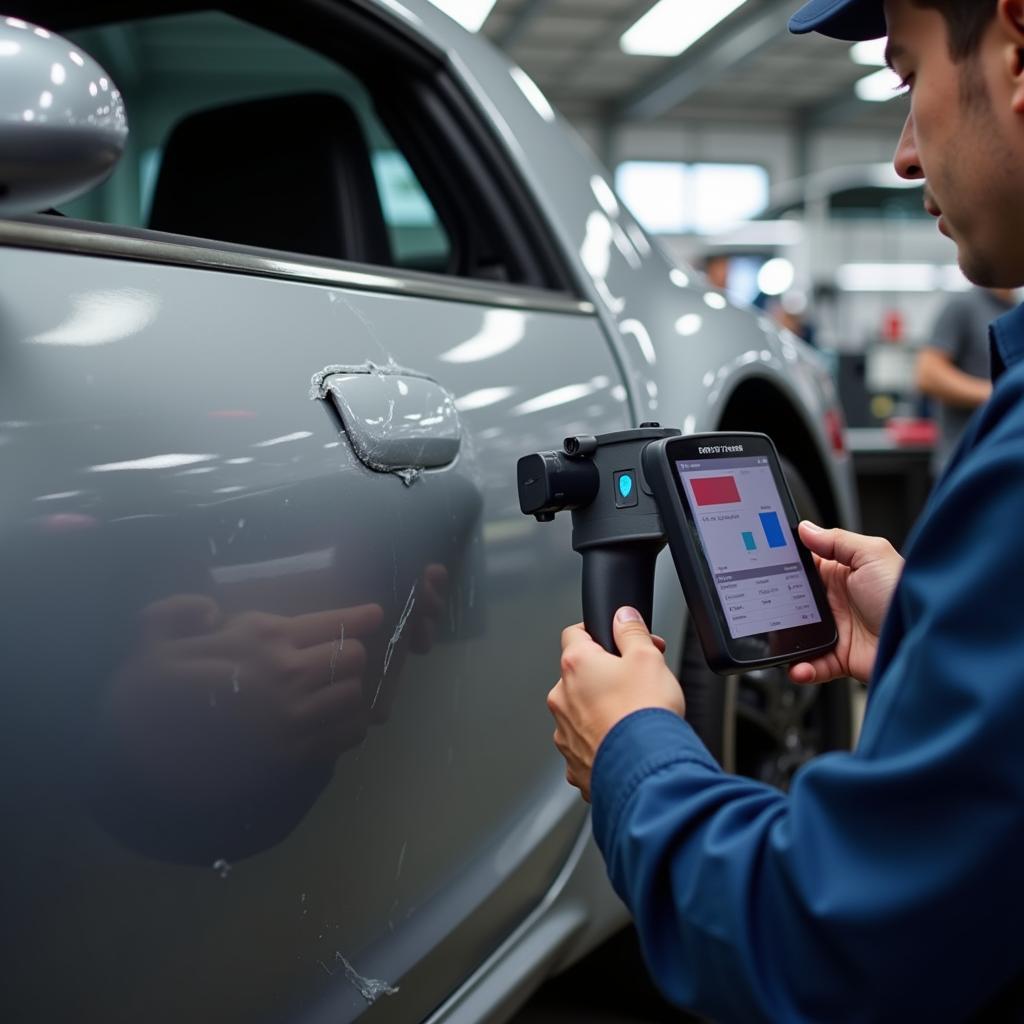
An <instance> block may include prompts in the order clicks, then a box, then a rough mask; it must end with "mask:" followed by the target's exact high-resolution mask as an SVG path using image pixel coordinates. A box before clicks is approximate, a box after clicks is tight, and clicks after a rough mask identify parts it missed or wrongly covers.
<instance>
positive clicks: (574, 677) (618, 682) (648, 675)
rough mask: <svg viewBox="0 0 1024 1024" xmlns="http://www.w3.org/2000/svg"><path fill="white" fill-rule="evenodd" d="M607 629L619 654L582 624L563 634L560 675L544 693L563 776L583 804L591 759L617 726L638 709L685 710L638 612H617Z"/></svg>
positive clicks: (657, 641)
mask: <svg viewBox="0 0 1024 1024" xmlns="http://www.w3.org/2000/svg"><path fill="white" fill-rule="evenodd" d="M613 630H614V636H615V644H616V646H617V647H618V649H619V650H620V651H621V652H622V654H621V656H619V655H615V654H609V653H608V652H607V651H606V650H605V649H604V648H603V647H601V646H600V645H599V644H596V643H595V642H594V641H593V640H592V639H591V638H590V634H589V633H587V632H586V630H585V629H584V628H583V626H582V625H576V626H570V627H569V628H568V629H566V630H564V631H563V632H562V677H561V679H559V680H558V682H557V683H556V684H555V687H554V689H553V690H552V691H551V692H550V693H549V694H548V708H549V710H550V711H551V714H552V715H554V718H555V725H556V728H555V746H556V747H558V749H559V751H560V752H561V754H562V756H563V757H564V758H565V762H566V773H565V774H566V778H567V779H568V780H569V782H570V783H571V784H572V785H573V786H576V787H577V788H578V789H579V790H580V792H581V793H582V794H583V799H584V800H586V801H588V802H589V801H590V773H591V770H592V769H593V767H594V758H595V757H596V756H597V750H598V747H600V746H601V741H602V740H603V739H604V738H605V736H607V735H608V733H609V732H610V731H611V729H612V727H613V726H614V725H615V724H616V723H617V722H619V721H621V720H622V719H623V718H625V717H626V716H627V715H630V714H632V713H633V712H634V711H641V710H643V709H644V708H665V709H667V710H669V711H674V712H675V713H676V714H678V715H680V716H682V715H683V713H684V712H685V710H686V705H685V703H684V701H683V691H682V690H681V689H680V686H679V681H678V680H677V679H676V677H675V676H674V675H673V674H672V673H671V672H670V671H669V668H668V666H667V665H666V664H665V656H664V651H665V642H664V640H662V639H661V637H658V636H651V634H650V633H649V632H648V631H647V627H646V626H645V625H644V621H643V619H642V618H641V616H640V613H639V612H637V611H636V610H635V609H633V608H620V609H619V610H618V612H616V614H615V621H614V623H613Z"/></svg>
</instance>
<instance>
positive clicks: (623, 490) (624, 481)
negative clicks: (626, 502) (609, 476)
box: [619, 473, 633, 498]
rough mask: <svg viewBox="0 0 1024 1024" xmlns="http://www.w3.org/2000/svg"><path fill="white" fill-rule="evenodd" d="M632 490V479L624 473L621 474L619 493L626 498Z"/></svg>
mask: <svg viewBox="0 0 1024 1024" xmlns="http://www.w3.org/2000/svg"><path fill="white" fill-rule="evenodd" d="M632 490H633V478H632V477H631V476H629V475H628V474H626V473H623V474H622V476H620V477H619V493H620V494H621V495H622V496H623V497H624V498H628V497H629V493H630V491H632Z"/></svg>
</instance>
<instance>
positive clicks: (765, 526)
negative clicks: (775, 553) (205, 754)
mask: <svg viewBox="0 0 1024 1024" xmlns="http://www.w3.org/2000/svg"><path fill="white" fill-rule="evenodd" d="M757 515H758V518H759V519H760V520H761V529H762V530H764V535H765V539H766V540H767V541H768V547H770V548H784V547H785V546H786V535H785V534H784V533H783V532H782V526H781V524H780V523H779V514H778V513H777V512H758V514H757Z"/></svg>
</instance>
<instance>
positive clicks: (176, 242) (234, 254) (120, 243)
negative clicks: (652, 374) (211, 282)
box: [0, 219, 596, 316]
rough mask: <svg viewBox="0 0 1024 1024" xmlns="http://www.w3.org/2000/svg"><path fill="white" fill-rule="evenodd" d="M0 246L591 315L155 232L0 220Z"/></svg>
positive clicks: (572, 306) (400, 273)
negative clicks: (131, 232) (124, 231)
mask: <svg viewBox="0 0 1024 1024" xmlns="http://www.w3.org/2000/svg"><path fill="white" fill-rule="evenodd" d="M0 247H4V248H18V249H43V250H46V251H50V252H65V253H76V254H79V255H84V256H98V257H101V258H109V259H122V260H130V261H133V262H139V263H159V264H163V265H166V266H176V267H188V268H192V269H199V270H213V271H220V272H222V273H232V274H245V275H249V276H252V277H270V278H275V279H277V280H285V281H302V282H304V283H307V284H326V285H337V286H340V287H344V288H352V289H354V290H356V291H368V292H384V293H387V294H391V295H403V296H408V297H416V298H422V299H439V300H441V301H445V302H463V303H469V304H471V305H479V306H502V307H506V308H511V309H519V310H528V311H533V312H538V313H564V314H569V315H575V316H596V310H595V308H594V305H593V303H591V302H585V301H581V300H579V299H575V298H573V297H572V296H569V295H560V294H558V293H554V292H545V291H542V290H540V289H536V288H529V287H523V286H521V285H504V286H501V287H498V286H495V285H491V284H486V283H481V282H477V281H470V280H467V279H461V278H460V279H453V278H445V277H441V276H440V275H433V274H421V273H418V272H415V271H406V270H396V269H394V268H381V267H378V266H371V265H369V264H361V263H349V264H345V265H341V264H339V263H336V262H334V261H332V260H321V259H317V258H315V257H307V256H302V255H300V254H297V253H283V252H282V253H276V252H273V251H272V250H268V249H255V248H247V247H243V246H231V247H228V246H226V245H214V244H212V243H210V244H206V243H204V241H200V240H198V239H188V238H185V237H184V236H180V235H170V234H163V233H161V232H142V231H139V232H138V234H137V235H136V234H127V233H120V232H118V233H114V232H110V233H108V232H104V231H95V230H93V231H90V230H88V229H83V228H80V227H69V226H65V225H60V226H58V225H53V224H42V223H38V222H33V221H25V220H21V221H17V220H2V219H0Z"/></svg>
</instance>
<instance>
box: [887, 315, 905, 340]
mask: <svg viewBox="0 0 1024 1024" xmlns="http://www.w3.org/2000/svg"><path fill="white" fill-rule="evenodd" d="M903 326H904V323H903V314H902V313H901V312H900V311H899V310H898V309H890V310H887V311H886V314H885V317H884V318H883V320H882V337H883V338H884V339H885V340H886V341H902V340H903Z"/></svg>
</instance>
